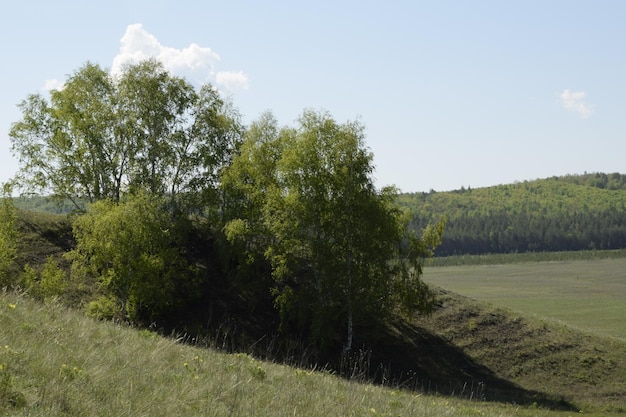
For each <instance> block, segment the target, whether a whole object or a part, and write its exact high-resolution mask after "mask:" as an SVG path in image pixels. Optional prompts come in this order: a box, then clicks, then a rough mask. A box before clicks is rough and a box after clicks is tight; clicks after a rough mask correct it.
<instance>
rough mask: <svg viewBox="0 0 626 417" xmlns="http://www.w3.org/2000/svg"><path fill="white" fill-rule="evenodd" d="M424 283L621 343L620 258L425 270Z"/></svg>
mask: <svg viewBox="0 0 626 417" xmlns="http://www.w3.org/2000/svg"><path fill="white" fill-rule="evenodd" d="M424 278H425V280H426V281H427V282H429V283H431V284H434V285H437V286H439V287H442V288H445V289H447V290H450V291H454V292H457V293H459V294H462V295H465V296H468V297H470V298H474V299H477V300H483V301H487V302H489V303H492V304H495V305H498V306H501V307H506V308H510V309H512V310H515V311H518V312H520V313H523V314H531V315H535V316H539V317H542V318H545V319H549V320H555V321H559V322H562V323H564V324H566V325H568V326H571V327H574V328H577V329H579V330H582V331H584V332H590V333H594V334H598V335H603V336H610V337H615V338H620V339H624V340H626V323H625V322H624V318H625V317H626V259H625V258H614V259H613V258H607V259H591V260H569V261H553V262H523V263H511V264H499V265H477V266H467V265H465V266H443V267H430V268H427V269H426V270H425V273H424Z"/></svg>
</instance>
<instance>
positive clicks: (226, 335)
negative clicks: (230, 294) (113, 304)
mask: <svg viewBox="0 0 626 417" xmlns="http://www.w3.org/2000/svg"><path fill="white" fill-rule="evenodd" d="M232 305H233V304H229V306H232ZM213 307H214V308H213V309H212V313H211V314H210V316H209V317H207V319H208V320H207V321H206V322H205V323H208V324H209V326H208V328H205V332H206V330H208V333H205V334H210V336H207V337H208V338H206V339H205V340H204V341H201V342H200V343H202V344H203V345H206V346H211V347H213V348H217V349H220V350H222V351H227V352H246V353H249V354H252V355H254V356H256V357H257V358H260V359H265V360H270V361H273V362H277V363H283V364H286V365H290V366H295V367H300V368H308V369H310V368H316V369H320V370H326V371H330V372H333V373H335V374H337V375H339V376H342V377H344V378H347V379H351V380H357V381H362V382H374V383H377V384H381V385H384V386H388V387H392V388H394V389H396V388H397V389H404V390H410V391H416V392H423V393H425V394H438V395H446V396H454V397H457V398H462V399H467V400H474V401H492V402H503V403H512V404H519V405H526V406H531V405H536V406H538V407H543V408H549V409H554V410H568V411H577V410H578V409H577V408H576V407H575V406H574V405H573V404H571V403H569V402H567V401H566V400H565V399H563V398H553V397H550V396H549V395H547V394H545V393H541V392H537V391H531V390H527V389H524V388H523V387H521V386H519V385H517V384H515V383H513V382H511V381H509V380H506V379H503V378H500V377H498V376H497V375H496V374H495V373H494V372H493V371H491V370H490V369H489V368H487V367H486V366H484V365H481V364H480V363H478V362H476V361H475V360H473V359H472V358H471V357H469V356H468V355H467V354H465V353H464V352H463V350H461V349H460V348H459V347H457V346H455V345H454V344H452V343H451V342H449V341H447V340H446V339H444V338H442V337H440V336H438V335H436V334H433V333H432V332H430V331H428V330H426V329H424V328H422V327H420V326H419V325H413V324H411V323H408V322H406V321H402V320H400V319H398V320H397V321H395V322H393V323H391V324H388V325H384V326H383V325H378V326H376V325H370V326H363V327H359V328H356V329H355V336H356V339H355V342H354V346H355V349H354V350H353V351H352V353H351V354H350V355H348V357H346V356H343V355H340V354H338V353H339V352H341V351H342V346H341V342H340V341H339V339H337V340H338V341H337V343H335V344H333V345H331V346H327V347H326V348H325V349H323V350H321V349H319V348H316V347H314V346H311V345H306V344H305V343H304V342H303V340H305V339H306V338H305V337H301V338H293V337H292V338H286V337H284V336H278V335H277V332H276V331H275V329H277V325H278V317H277V315H276V313H275V311H274V310H269V309H261V310H257V311H255V312H254V314H250V313H249V312H247V314H246V313H245V312H244V311H239V312H237V313H235V314H233V313H234V311H233V310H231V309H229V308H228V307H227V308H226V309H224V307H226V306H225V305H222V306H221V307H222V308H220V307H218V306H217V305H214V306H213ZM211 317H212V318H211ZM194 340H196V339H194Z"/></svg>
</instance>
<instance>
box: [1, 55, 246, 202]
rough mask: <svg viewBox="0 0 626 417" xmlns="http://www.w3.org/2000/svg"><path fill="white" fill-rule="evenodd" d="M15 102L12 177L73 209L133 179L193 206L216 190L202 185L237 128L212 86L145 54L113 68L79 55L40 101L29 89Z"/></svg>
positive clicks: (136, 185) (213, 175) (133, 184)
mask: <svg viewBox="0 0 626 417" xmlns="http://www.w3.org/2000/svg"><path fill="white" fill-rule="evenodd" d="M20 109H21V111H22V119H21V120H20V121H18V122H17V123H14V124H13V126H12V127H11V131H10V134H9V136H10V138H11V142H12V151H13V153H14V154H15V155H16V156H18V157H19V160H20V162H21V167H20V174H19V175H18V176H17V180H18V182H19V183H20V185H22V186H23V187H24V188H25V189H26V190H34V191H39V190H45V191H49V190H51V191H52V193H53V194H54V196H56V197H57V198H59V199H61V200H65V199H69V200H70V201H72V203H73V204H74V206H75V208H76V209H77V210H81V209H82V208H83V206H84V200H87V201H88V202H95V201H99V200H102V199H111V200H113V201H116V202H117V201H119V200H120V198H121V196H122V195H123V194H124V192H126V191H128V190H130V191H133V192H134V191H137V190H141V189H146V190H148V191H149V192H151V193H153V194H154V195H159V196H164V195H168V196H169V198H170V199H171V204H172V205H174V206H175V207H176V208H177V209H178V210H197V209H198V207H199V206H198V204H199V203H200V202H202V203H206V199H207V198H215V192H210V191H211V190H214V189H215V188H216V186H217V183H216V182H217V175H218V173H219V171H220V170H221V169H222V167H223V166H224V165H225V164H227V163H228V161H229V159H230V156H231V153H232V152H233V151H234V149H236V147H237V144H238V143H239V140H240V139H239V138H240V135H241V126H240V122H239V116H238V115H237V113H236V112H235V111H234V110H233V109H232V107H231V106H230V105H229V104H228V103H227V102H225V101H224V100H222V99H221V98H220V97H219V94H218V93H217V91H216V90H215V89H214V88H212V87H211V86H209V85H206V86H203V87H202V88H201V89H200V90H199V91H195V90H194V88H193V86H192V85H191V84H189V83H188V82H187V81H185V80H183V79H181V78H178V77H174V76H172V75H171V74H169V73H168V72H167V71H165V70H164V68H163V66H162V65H161V64H160V63H157V62H156V61H153V60H148V61H143V62H140V63H138V64H135V65H130V66H127V67H125V68H124V70H123V71H122V74H120V75H119V77H113V76H111V75H110V74H109V73H108V72H107V71H106V70H104V69H102V68H101V67H99V66H98V65H95V64H92V63H87V64H85V65H84V66H83V67H82V68H80V69H79V70H77V71H76V72H75V73H74V74H72V75H71V76H70V77H69V79H68V80H67V82H66V83H65V87H64V88H63V89H62V90H55V91H52V93H51V97H50V100H49V101H48V100H46V99H45V98H44V97H43V96H41V95H39V94H33V95H30V96H29V97H28V98H27V99H26V100H24V101H23V102H22V103H21V105H20ZM189 193H191V194H189ZM198 195H200V196H202V198H199V197H198ZM189 197H192V198H191V200H190V198H189ZM203 199H204V200H203ZM213 202H214V201H213ZM189 205H193V207H190V206H189Z"/></svg>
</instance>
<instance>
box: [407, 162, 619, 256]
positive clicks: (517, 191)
mask: <svg viewBox="0 0 626 417" xmlns="http://www.w3.org/2000/svg"><path fill="white" fill-rule="evenodd" d="M625 178H626V176H622V175H621V174H610V175H607V174H588V175H584V176H565V177H552V178H547V179H541V180H535V181H524V182H520V183H515V184H507V185H498V186H494V187H485V188H476V189H465V188H463V189H461V190H456V191H451V192H434V191H432V192H430V193H413V194H403V195H401V196H399V199H398V202H399V203H400V204H401V205H403V206H405V207H408V208H410V209H411V211H412V212H413V214H414V225H415V227H418V228H421V227H423V225H425V224H427V223H428V222H431V221H433V220H436V219H438V218H440V217H441V216H446V217H447V218H448V224H447V227H446V232H445V235H444V241H443V245H442V246H441V247H440V248H439V249H438V254H439V255H446V256H447V255H454V254H457V255H458V254H468V253H469V254H483V253H509V252H526V251H560V250H585V249H621V248H626V189H625V186H624V179H625Z"/></svg>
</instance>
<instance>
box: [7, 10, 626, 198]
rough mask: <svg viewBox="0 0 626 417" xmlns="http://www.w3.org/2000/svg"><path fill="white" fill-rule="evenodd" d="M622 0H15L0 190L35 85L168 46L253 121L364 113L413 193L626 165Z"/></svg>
mask: <svg viewBox="0 0 626 417" xmlns="http://www.w3.org/2000/svg"><path fill="white" fill-rule="evenodd" d="M625 18H626V2H625V1H623V0H597V1H578V0H523V1H522V0H520V1H487V0H474V1H466V0H459V1H453V0H433V1H420V0H410V1H394V0H389V1H384V2H383V1H368V0H360V1H351V0H350V1H342V0H333V1H328V0H317V1H308V2H295V1H286V0H285V1H273V0H266V1H263V2H257V1H238V0H232V1H228V2H227V1H211V0H206V1H188V0H176V1H168V0H150V1H147V0H125V1H119V0H109V1H106V2H85V1H69V0H57V1H54V2H52V1H49V0H41V1H36V0H21V1H19V2H18V1H14V2H9V3H7V4H5V5H3V11H2V13H1V14H0V39H2V55H1V56H2V65H0V183H1V182H5V181H7V180H9V179H10V178H11V177H12V176H13V175H15V174H16V173H17V172H18V170H19V163H18V159H17V157H16V156H14V155H13V154H12V153H11V142H10V138H9V135H8V132H9V129H10V127H11V125H12V124H13V123H15V122H17V121H19V120H20V119H21V116H22V115H21V113H20V110H19V108H18V107H17V105H18V104H19V103H20V102H21V101H22V100H24V99H26V98H27V97H28V95H29V94H33V93H40V94H43V95H44V96H45V97H48V92H49V90H50V89H53V88H61V87H62V85H63V82H64V80H65V79H66V77H67V76H68V74H72V73H74V72H75V71H77V70H78V69H80V67H81V66H83V65H84V64H85V63H86V62H88V61H89V62H93V63H97V64H99V65H100V66H102V67H103V68H107V69H109V70H111V71H113V72H115V71H116V70H117V69H119V67H120V65H123V64H124V63H128V62H135V61H137V60H140V59H144V58H147V57H156V58H157V59H159V60H161V61H162V62H163V64H164V65H165V67H166V68H167V69H168V70H169V71H171V72H172V73H173V74H175V75H179V76H183V77H185V78H187V80H188V81H190V82H192V83H193V84H194V85H196V86H198V87H199V86H200V85H201V84H203V83H211V84H213V85H214V86H216V87H217V88H218V89H219V90H220V92H222V94H223V95H224V96H225V97H228V98H229V99H231V100H232V102H233V104H234V106H235V107H236V108H237V109H238V110H239V112H240V113H241V115H242V117H243V120H244V122H245V123H246V124H249V123H250V122H252V121H254V120H256V119H258V118H259V116H260V115H261V114H262V113H263V112H265V111H268V110H269V111H271V112H272V113H273V114H274V116H275V117H276V118H277V120H278V121H279V124H281V125H284V126H295V124H296V120H297V119H298V117H299V116H300V115H301V114H302V112H303V111H304V110H305V109H313V110H320V111H328V112H329V113H330V114H331V115H332V116H333V117H334V118H335V119H336V120H337V121H338V122H341V123H343V122H347V121H354V120H359V121H360V122H361V123H362V124H363V125H364V126H365V128H366V144H367V146H368V147H369V149H370V150H371V151H372V153H373V155H374V165H375V166H376V171H375V173H374V177H375V181H376V185H377V186H379V187H382V186H386V185H392V184H393V185H396V186H397V187H398V188H399V189H400V190H401V191H403V192H421V191H430V190H436V191H448V190H454V189H460V188H461V187H466V188H467V187H472V188H477V187H485V186H491V185H497V184H509V183H514V182H518V181H525V180H533V179H538V178H546V177H550V176H553V175H566V174H583V173H585V172H606V173H611V172H620V173H626V46H625V43H624V41H625V40H626V25H624V23H623V22H624V19H625Z"/></svg>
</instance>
